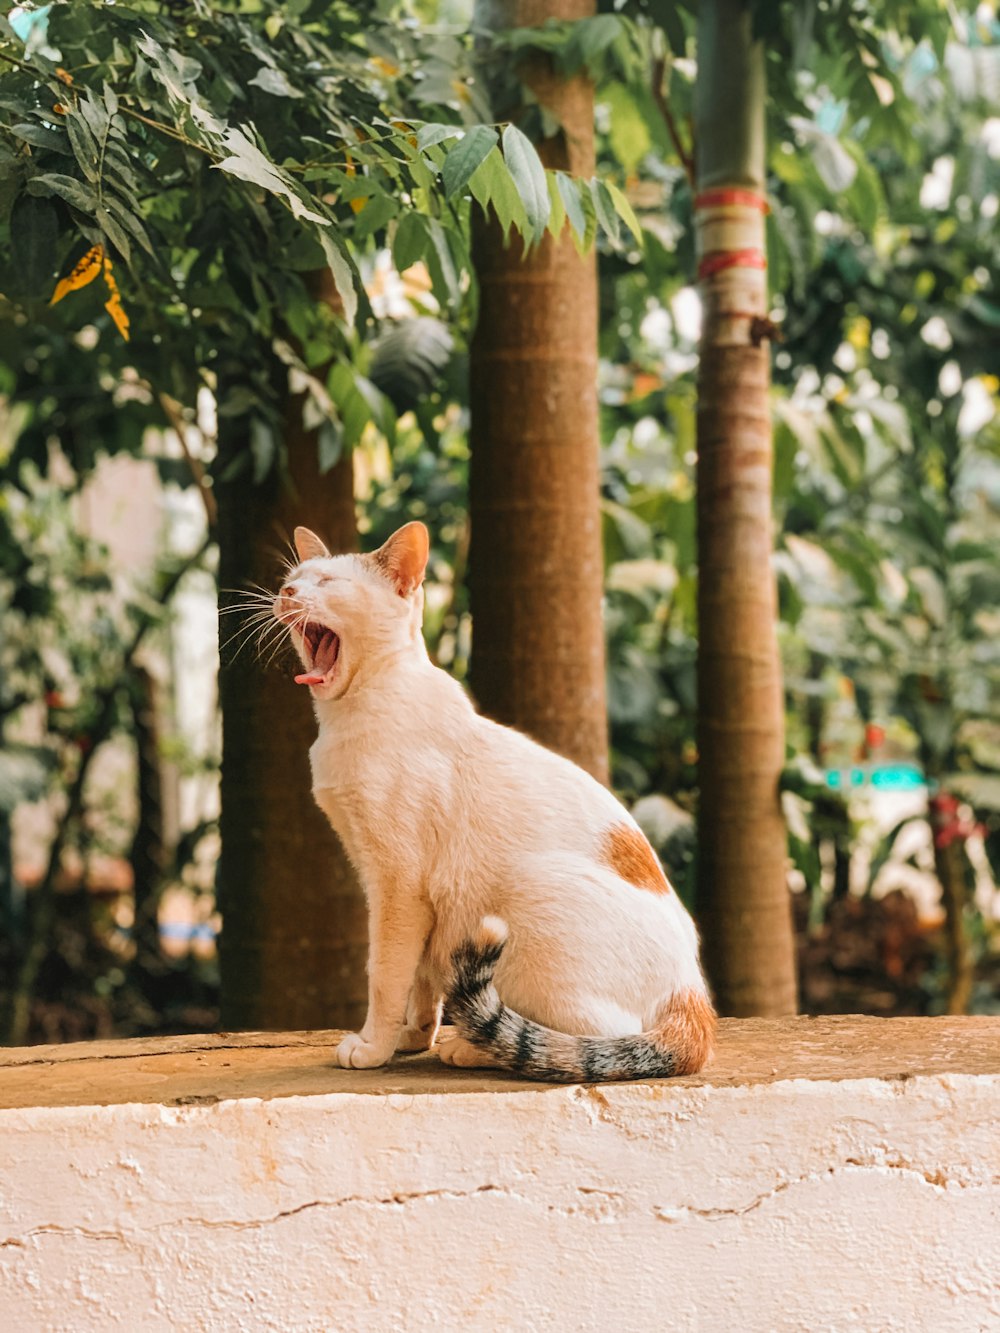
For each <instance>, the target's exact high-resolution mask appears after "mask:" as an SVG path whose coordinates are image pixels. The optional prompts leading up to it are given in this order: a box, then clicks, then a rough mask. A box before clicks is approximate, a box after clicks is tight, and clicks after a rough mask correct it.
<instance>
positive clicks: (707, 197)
mask: <svg viewBox="0 0 1000 1333" xmlns="http://www.w3.org/2000/svg"><path fill="white" fill-rule="evenodd" d="M733 204H736V205H742V206H743V207H744V208H759V209H760V211H761V212H762V213H769V212H770V211H771V206H770V204H769V203H768V202H767V200H766V199H765V198H764V196H763V195H762V194H758V193H757V192H756V190H743V189H739V188H736V187H734V188H733V189H727V190H703V191H702V192H701V194H698V195H695V200H694V206H695V210H697V209H699V208H727V207H730V206H732V205H733Z"/></svg>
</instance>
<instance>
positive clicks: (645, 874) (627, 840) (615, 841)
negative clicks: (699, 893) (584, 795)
mask: <svg viewBox="0 0 1000 1333" xmlns="http://www.w3.org/2000/svg"><path fill="white" fill-rule="evenodd" d="M600 859H601V860H602V861H603V862H604V864H605V865H606V866H610V867H611V869H612V870H613V871H614V872H615V874H616V875H621V877H622V879H624V880H627V881H628V883H629V884H634V885H635V887H636V888H637V889H649V891H650V892H651V893H670V881H669V880H668V879H667V877H666V875H665V874H664V873H663V867H662V866H661V865H660V863H659V861H658V860H657V859H656V853H655V852H654V851H653V849H652V847H650V845H649V843H648V842H647V841H646V838H645V836H644V835H643V834H642V833H640V832H639V830H638V829H637V828H633V827H632V825H631V824H614V825H612V827H611V828H609V829H608V831H607V833H605V835H604V837H603V839H602V845H601V851H600Z"/></svg>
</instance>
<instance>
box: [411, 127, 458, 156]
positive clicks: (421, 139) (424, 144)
mask: <svg viewBox="0 0 1000 1333" xmlns="http://www.w3.org/2000/svg"><path fill="white" fill-rule="evenodd" d="M461 133H462V127H461V125H437V124H434V123H430V124H427V125H421V126H420V129H419V130H417V147H418V148H419V149H421V151H422V150H423V149H425V148H433V146H434V145H435V144H436V143H443V142H444V141H445V139H457V138H458V136H459V135H460V134H461Z"/></svg>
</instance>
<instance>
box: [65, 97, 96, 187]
mask: <svg viewBox="0 0 1000 1333" xmlns="http://www.w3.org/2000/svg"><path fill="white" fill-rule="evenodd" d="M66 133H67V134H68V135H69V141H70V144H71V145H72V147H73V156H74V157H75V158H76V161H77V165H78V166H79V168H80V170H81V171H82V172H83V174H84V175H85V176H86V178H87V180H89V181H94V182H96V180H97V176H98V172H97V157H98V149H97V143H96V141H95V139H94V136H93V135H92V134H91V132H90V127H89V126H88V124H87V122H86V121H85V120H84V119H83V117H82V116H77V115H74V114H73V113H72V112H70V113H69V115H67V117H66Z"/></svg>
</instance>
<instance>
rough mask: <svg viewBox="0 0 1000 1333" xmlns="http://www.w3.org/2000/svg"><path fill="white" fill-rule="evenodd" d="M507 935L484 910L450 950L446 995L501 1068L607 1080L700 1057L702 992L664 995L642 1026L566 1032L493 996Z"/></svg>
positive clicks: (695, 1063) (708, 1028)
mask: <svg viewBox="0 0 1000 1333" xmlns="http://www.w3.org/2000/svg"><path fill="white" fill-rule="evenodd" d="M506 942H507V927H506V925H505V923H504V922H503V921H501V920H500V919H499V918H498V917H495V916H487V917H484V918H483V920H482V923H481V925H480V928H479V931H478V933H477V934H476V936H475V937H474V938H473V939H470V940H466V941H465V943H463V944H462V945H460V946H459V948H457V949H456V950H455V952H454V954H453V955H452V964H453V966H454V974H453V976H452V980H451V984H450V986H449V988H448V993H447V998H446V1001H445V1006H446V1010H447V1012H448V1014H449V1016H450V1018H451V1021H452V1022H453V1023H454V1024H455V1026H456V1027H457V1028H458V1030H459V1032H460V1033H461V1035H462V1036H463V1037H464V1038H465V1039H466V1041H469V1042H471V1043H472V1044H473V1046H477V1047H478V1048H479V1049H480V1050H481V1051H484V1052H485V1053H487V1054H488V1055H490V1056H491V1057H492V1058H493V1059H494V1060H495V1061H496V1063H497V1064H499V1065H501V1066H503V1067H504V1068H505V1069H510V1070H512V1071H513V1072H514V1073H517V1074H522V1075H523V1076H524V1077H525V1078H534V1079H542V1080H545V1081H547V1082H553V1083H611V1082H617V1081H621V1080H624V1079H638V1078H664V1077H667V1076H670V1075H678V1074H695V1073H697V1072H698V1070H699V1069H701V1068H702V1067H703V1066H704V1065H705V1063H706V1062H707V1060H708V1057H709V1055H710V1054H711V1051H712V1041H713V1037H714V1035H715V1022H716V1020H715V1011H714V1010H713V1008H712V1005H711V1002H710V1001H709V999H708V996H707V995H706V994H705V993H704V992H701V991H693V990H688V991H684V992H679V993H678V994H676V995H673V996H671V997H670V999H669V1000H667V1001H665V1003H664V1006H663V1009H662V1010H661V1012H660V1016H659V1019H658V1022H657V1024H656V1027H655V1028H654V1029H652V1030H651V1031H649V1032H642V1033H637V1034H636V1035H635V1036H629V1037H574V1036H570V1035H569V1034H568V1033H565V1032H556V1031H555V1030H554V1029H552V1028H547V1027H543V1026H542V1024H541V1023H535V1022H533V1021H532V1020H531V1019H528V1018H522V1016H521V1015H520V1014H516V1013H514V1012H513V1010H511V1009H508V1008H507V1006H506V1005H505V1004H504V1003H503V1001H502V1000H501V999H500V996H499V995H498V994H497V989H496V987H495V986H494V984H493V974H494V973H495V971H496V968H497V964H498V963H499V961H500V956H501V954H502V953H503V950H504V945H505V944H506Z"/></svg>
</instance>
